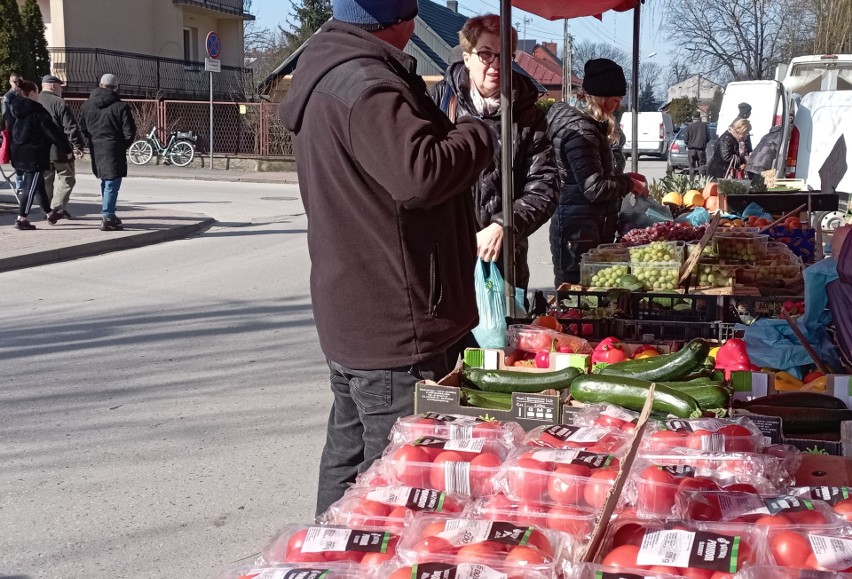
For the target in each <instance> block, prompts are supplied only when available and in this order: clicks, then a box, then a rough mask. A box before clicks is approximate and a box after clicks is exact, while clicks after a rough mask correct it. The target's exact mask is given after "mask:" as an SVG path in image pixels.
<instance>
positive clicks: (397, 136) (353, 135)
mask: <svg viewBox="0 0 852 579" xmlns="http://www.w3.org/2000/svg"><path fill="white" fill-rule="evenodd" d="M332 15H333V18H332V19H331V20H329V21H328V22H326V23H325V24H323V26H322V27H321V28H320V30H319V32H317V33H316V34H314V36H313V37H312V38H311V41H310V42H309V43H308V45H307V48H306V49H305V51H304V53H302V56H301V57H300V59H299V67H298V68H297V69H296V72H295V75H294V77H295V78H294V80H293V85H292V88H291V90H290V92H289V93H288V94H287V97H286V99H285V101H284V102H283V103H282V105H281V118H282V121H283V124H284V126H285V127H287V129H288V130H290V131H292V132H293V134H294V138H293V140H294V152H295V156H296V169H297V171H298V174H299V190H300V192H301V195H302V201H303V203H304V206H305V211H306V214H307V216H308V250H309V252H310V255H311V301H312V303H313V312H314V319H315V321H316V326H317V334H318V335H319V340H320V346H321V347H322V350H323V353H324V354H325V356H326V358H327V360H328V366H329V369H330V381H331V390H332V393H333V395H334V401H333V403H332V407H331V411H330V413H329V418H328V428H327V431H326V441H325V448H324V449H323V452H322V457H321V459H320V478H319V480H320V484H319V489H318V492H317V509H316V512H317V513H318V514H319V513H322V512H324V511H325V510H326V509H327V508H328V507H329V505H331V504H332V503H333V502H335V501H336V500H338V499H339V498H340V497H341V496H342V495H343V493H344V491H345V490H346V489H347V488H348V486H349V485H350V484H351V483H352V482H353V481H354V480H355V477H356V476H357V475H358V473H361V472H363V471H364V470H366V469H367V468H368V467H369V466H370V465H371V464H372V463H373V461H374V460H375V459H376V458H378V457H379V456H380V455H381V453H382V451H383V450H384V448H385V446H386V445H387V441H388V434H389V432H390V429H391V426H393V424H394V422H395V421H396V419H397V418H398V417H400V416H404V415H407V414H412V413H413V412H414V385H415V384H416V383H417V381H418V380H420V379H440V378H441V377H442V376H443V375H445V374H446V373H448V372H449V371H450V370H452V368H453V367H454V366H455V364H456V361H457V359H458V356H459V354H460V353H461V352H462V351H463V349H464V348H465V347H466V346H468V345H473V344H474V343H475V342H474V341H473V336H472V334H471V330H472V329H473V328H474V327H475V326H476V324H477V319H478V316H477V309H476V295H475V292H474V286H473V273H474V266H475V263H476V220H475V218H474V209H473V197H472V196H471V195H470V188H471V186H473V184H474V183H476V180H477V178H478V177H479V175H480V173H481V172H482V170H483V169H484V168H485V167H486V166H487V165H488V164H489V163H490V162H491V160H492V159H493V157H494V151H495V144H496V135H494V134H493V132H492V131H491V129H490V128H489V127H488V126H486V125H485V123H483V122H482V121H481V120H479V119H476V118H474V117H472V116H466V117H462V118H460V119H459V120H458V121H457V122H456V124H453V123H451V122H450V120H449V119H448V118H447V117H446V115H444V114H443V113H442V112H441V110H440V109H439V108H438V105H436V104H435V103H434V102H432V100H431V99H430V98H429V95H428V94H427V92H426V83H425V82H424V81H423V79H422V78H421V77H420V76H419V75H417V73H416V72H415V71H416V68H417V62H416V61H415V60H414V58H412V57H411V56H409V55H407V54H405V53H404V52H403V51H402V49H403V48H404V47H405V45H406V44H407V43H408V41H409V39H410V38H411V36H412V34H413V33H414V18H415V17H416V16H417V0H334V1H333V2H332Z"/></svg>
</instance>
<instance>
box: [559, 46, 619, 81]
mask: <svg viewBox="0 0 852 579" xmlns="http://www.w3.org/2000/svg"><path fill="white" fill-rule="evenodd" d="M594 58H608V59H610V60H613V61H615V62H617V63H618V64H619V65H620V66H621V68H623V69H624V74H625V75H627V76H628V77H629V76H630V68H631V67H630V57H629V56H628V55H627V53H625V52H624V51H622V50H619V49H618V48H616V47H614V46H612V45H611V44H605V43H603V42H589V41H588V40H584V41H583V42H578V43H577V44H575V45H574V52H573V56H572V58H571V68H572V69H573V70H572V71H571V72H573V73H574V74H575V75H577V76H579V77H580V78H583V67H584V66H585V65H586V62H587V61H589V60H592V59H594Z"/></svg>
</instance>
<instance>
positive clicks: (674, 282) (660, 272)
mask: <svg viewBox="0 0 852 579" xmlns="http://www.w3.org/2000/svg"><path fill="white" fill-rule="evenodd" d="M680 265H681V264H680V262H679V261H668V262H646V263H631V265H630V270H631V273H632V274H633V275H635V276H636V278H637V279H638V280H639V282H640V283H641V284H642V286H643V287H644V288H645V289H646V290H673V289H677V286H678V278H679V276H680Z"/></svg>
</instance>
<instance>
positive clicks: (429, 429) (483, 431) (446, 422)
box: [389, 412, 525, 446]
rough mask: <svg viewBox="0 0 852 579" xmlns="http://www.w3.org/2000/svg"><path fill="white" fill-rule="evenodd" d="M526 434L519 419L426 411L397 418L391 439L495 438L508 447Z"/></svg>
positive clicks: (393, 440) (400, 441)
mask: <svg viewBox="0 0 852 579" xmlns="http://www.w3.org/2000/svg"><path fill="white" fill-rule="evenodd" d="M524 435H525V433H524V429H523V427H522V426H521V425H520V424H518V423H517V422H504V421H500V420H485V419H483V418H478V417H476V416H462V415H458V414H438V413H436V412H426V413H423V414H415V415H412V416H403V417H402V418H399V419H397V421H396V423H395V424H394V425H393V428H391V432H390V436H389V438H390V440H391V444H404V443H406V442H412V441H414V440H417V439H418V438H423V437H424V436H428V437H438V438H445V439H447V440H452V439H463V438H493V439H496V440H499V441H500V442H502V443H504V444H506V445H508V446H515V445H517V444H518V443H520V441H521V440H523V438H524Z"/></svg>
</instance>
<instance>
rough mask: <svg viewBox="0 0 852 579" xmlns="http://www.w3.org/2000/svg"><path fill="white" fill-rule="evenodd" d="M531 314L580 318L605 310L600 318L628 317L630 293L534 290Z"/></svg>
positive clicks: (621, 291)
mask: <svg viewBox="0 0 852 579" xmlns="http://www.w3.org/2000/svg"><path fill="white" fill-rule="evenodd" d="M532 304H533V312H535V313H536V314H539V315H540V314H544V313H547V314H548V315H551V316H554V317H557V318H559V317H565V316H567V315H576V314H577V313H579V314H580V315H581V316H582V317H587V316H586V314H587V313H589V312H591V311H592V310H606V311H605V312H601V313H602V314H605V315H602V316H601V317H605V318H612V317H624V318H626V317H630V292H628V291H627V290H618V289H612V290H609V291H580V290H577V291H571V290H561V291H557V290H535V292H534V294H533V299H532Z"/></svg>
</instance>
